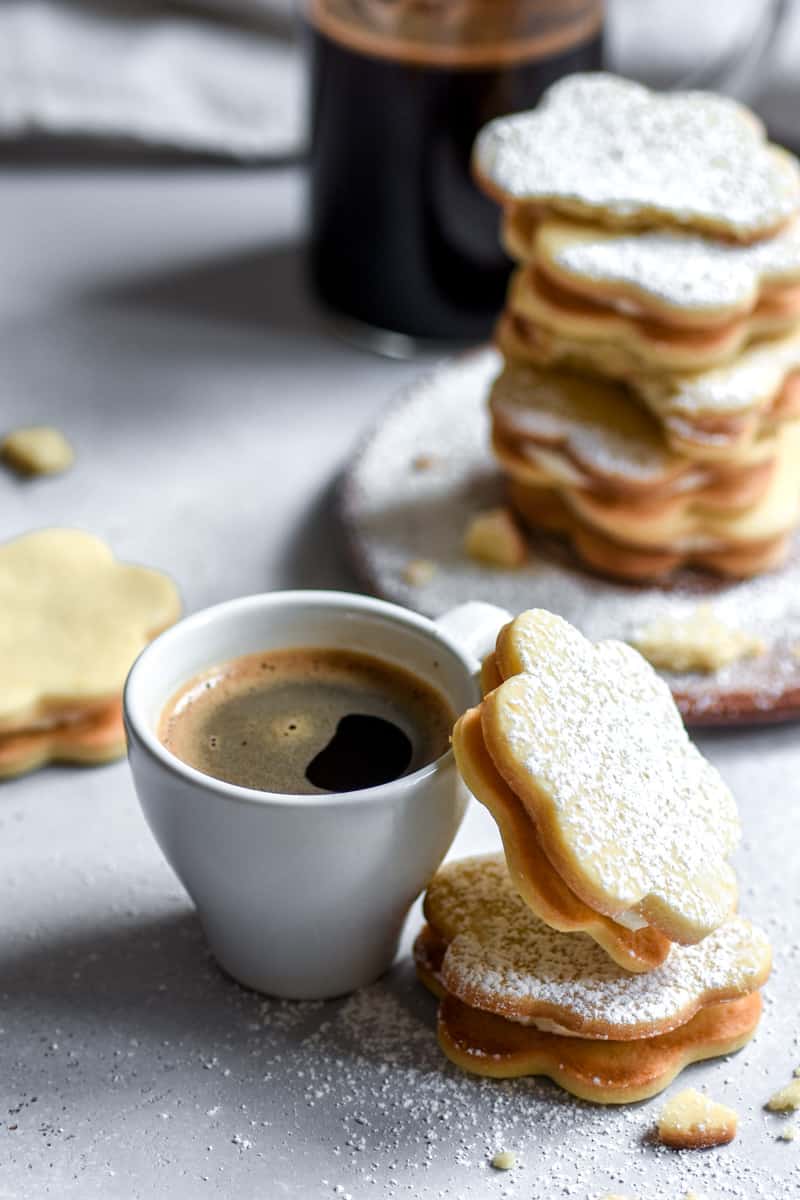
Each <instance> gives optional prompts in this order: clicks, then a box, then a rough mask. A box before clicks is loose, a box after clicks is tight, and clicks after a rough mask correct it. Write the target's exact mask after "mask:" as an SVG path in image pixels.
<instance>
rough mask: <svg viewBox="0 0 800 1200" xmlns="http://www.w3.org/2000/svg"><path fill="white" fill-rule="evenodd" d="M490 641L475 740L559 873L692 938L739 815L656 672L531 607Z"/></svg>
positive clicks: (722, 914) (615, 906) (617, 907)
mask: <svg viewBox="0 0 800 1200" xmlns="http://www.w3.org/2000/svg"><path fill="white" fill-rule="evenodd" d="M498 654H499V664H500V669H501V674H502V675H503V676H504V677H505V680H506V681H505V682H504V683H503V684H501V686H500V687H499V688H497V689H496V690H495V691H494V692H492V693H491V694H490V695H489V696H487V697H486V698H485V699H484V701H483V709H482V724H483V730H484V736H485V738H486V744H487V747H488V749H489V752H490V753H491V755H492V758H493V759H494V760H495V763H496V765H497V768H498V770H499V771H500V773H501V774H502V775H503V776H504V778H505V779H506V781H507V782H508V783H509V785H510V786H511V787H512V788H513V790H514V791H515V792H516V794H517V795H518V796H519V798H520V800H521V801H522V803H523V804H524V806H525V808H526V809H527V811H528V812H529V814H530V815H531V818H532V819H533V820H534V821H535V823H536V828H537V832H538V836H539V838H540V840H541V843H542V846H543V847H544V849H545V851H546V852H547V854H548V856H549V857H550V859H551V861H553V864H554V866H555V867H556V868H557V870H558V871H559V873H560V874H561V875H562V877H563V878H564V879H565V880H566V881H567V883H568V884H569V885H570V887H571V888H572V889H573V891H575V892H576V893H577V894H578V895H579V896H580V897H581V899H582V900H584V902H585V903H587V904H589V905H590V906H591V907H593V908H595V909H596V910H597V911H598V912H604V913H606V914H607V915H609V916H612V917H613V916H614V915H615V914H617V913H624V912H626V911H627V910H629V909H633V910H635V911H636V912H637V913H638V914H639V915H640V916H641V917H643V918H644V919H645V920H646V921H647V922H648V924H650V925H654V926H655V927H656V928H658V929H660V930H661V931H662V932H663V933H665V934H666V935H667V936H668V937H670V938H671V939H672V940H674V941H682V942H696V941H699V940H700V939H701V938H703V937H705V936H706V935H707V934H708V933H710V932H711V931H712V930H713V929H715V928H716V927H717V926H718V925H720V924H721V923H722V921H724V920H725V918H726V916H727V915H728V914H729V913H730V912H731V911H732V909H733V908H734V906H735V903H736V881H735V876H734V872H733V870H732V868H731V867H730V865H729V864H728V862H727V861H726V860H727V858H728V855H729V854H730V853H731V851H732V850H733V849H734V847H735V846H736V844H737V842H738V838H739V820H738V814H737V810H736V803H735V801H734V799H733V796H732V795H731V793H730V791H729V789H728V788H727V787H726V785H725V783H724V782H723V780H722V778H721V777H720V775H719V772H718V771H717V770H716V769H715V768H714V767H713V766H712V765H711V764H710V763H709V762H707V761H706V759H705V758H703V756H702V755H701V754H700V752H699V751H698V750H697V748H696V747H695V746H694V745H693V744H692V742H691V741H690V740H689V737H688V735H687V733H686V730H685V728H684V726H683V722H682V721H681V718H680V715H679V713H678V711H677V709H676V707H675V704H674V702H673V700H672V697H671V695H670V692H669V689H668V687H667V685H666V684H665V683H664V681H663V680H661V679H660V678H659V677H658V676H657V675H656V673H655V671H654V670H653V668H652V667H651V666H650V665H649V663H647V662H646V661H645V659H643V658H642V656H641V655H640V654H638V653H637V652H636V651H635V650H633V649H632V648H631V647H630V646H626V645H624V644H622V643H620V642H600V643H598V644H597V645H593V644H592V643H591V642H589V641H588V640H587V639H586V638H584V637H583V636H582V634H580V633H579V632H578V630H577V629H575V628H574V627H572V626H571V625H569V624H568V622H566V621H564V620H563V619H562V618H560V617H557V616H555V615H554V614H552V613H547V612H544V611H543V610H539V609H532V610H530V611H528V612H526V613H522V614H521V615H520V616H519V617H517V618H516V619H515V620H514V621H513V622H512V623H511V625H510V626H509V627H508V628H507V630H506V631H504V633H503V634H502V635H501V638H500V640H499V643H498ZM509 660H510V661H509ZM515 671H523V672H524V674H520V675H516V676H515V677H513V678H508V676H510V675H514V672H515Z"/></svg>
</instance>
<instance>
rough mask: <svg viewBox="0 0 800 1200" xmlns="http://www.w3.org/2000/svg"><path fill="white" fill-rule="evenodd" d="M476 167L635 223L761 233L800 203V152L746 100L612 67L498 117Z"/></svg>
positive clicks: (530, 196) (492, 177)
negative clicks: (656, 88)
mask: <svg viewBox="0 0 800 1200" xmlns="http://www.w3.org/2000/svg"><path fill="white" fill-rule="evenodd" d="M473 164H474V168H475V173H476V176H477V178H478V180H479V182H481V183H482V184H483V186H484V187H485V188H486V190H487V191H488V192H490V193H491V194H493V195H495V196H497V197H498V198H499V199H500V200H501V201H503V202H507V201H513V202H515V203H519V202H525V204H526V205H534V206H536V207H537V208H538V209H543V210H546V209H548V208H550V209H552V210H555V211H558V212H561V213H566V214H567V215H570V214H572V215H576V216H579V217H582V218H590V219H594V220H595V221H599V222H600V223H601V224H605V225H616V226H624V227H627V228H641V227H643V226H653V225H658V224H665V225H673V226H674V225H679V226H687V227H691V228H695V229H700V230H710V231H713V232H716V233H720V234H722V235H725V236H729V237H734V238H737V239H739V240H741V241H752V240H754V239H757V238H759V237H764V236H765V235H766V234H768V233H771V232H773V231H774V230H776V229H777V228H778V227H779V226H780V225H782V224H783V222H784V221H786V220H787V219H788V218H789V217H790V216H791V215H792V214H793V213H794V212H795V211H796V210H797V208H798V204H799V203H800V173H799V172H798V168H797V164H796V162H795V160H794V159H793V158H792V157H791V156H789V155H788V154H787V153H786V152H785V151H782V150H780V149H779V148H778V147H776V146H773V145H770V144H769V143H767V142H766V141H765V140H764V130H763V126H762V125H761V123H760V122H759V121H758V120H757V118H756V117H754V116H753V114H752V113H751V112H749V111H748V110H747V109H746V108H743V107H742V106H741V105H739V104H737V103H736V102H735V101H733V100H729V99H726V98H725V97H722V96H716V95H712V94H710V93H706V92H674V93H669V94H665V95H658V94H656V93H654V92H651V91H648V89H647V88H644V87H642V86H641V85H639V84H637V83H633V82H631V81H630V80H626V79H619V78H616V77H615V76H613V75H606V74H602V73H598V74H587V75H580V74H578V75H570V76H567V77H566V78H564V79H562V80H560V81H559V82H558V83H556V84H554V85H553V87H551V88H550V89H549V90H548V91H547V92H546V94H545V96H544V98H543V100H542V102H541V103H540V104H539V106H538V108H537V109H536V110H534V111H533V112H528V113H520V114H516V115H513V116H508V117H500V118H498V119H497V120H495V121H492V122H490V124H489V125H487V126H486V127H485V128H484V129H483V130H482V131H481V133H480V134H479V136H478V139H477V141H476V143H475V149H474V154H473Z"/></svg>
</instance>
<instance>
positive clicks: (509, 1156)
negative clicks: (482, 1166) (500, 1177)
mask: <svg viewBox="0 0 800 1200" xmlns="http://www.w3.org/2000/svg"><path fill="white" fill-rule="evenodd" d="M516 1165H517V1156H516V1154H515V1153H514V1151H513V1150H498V1152H497V1154H495V1156H494V1158H493V1159H492V1166H493V1167H494V1169H495V1170H496V1171H510V1170H511V1169H512V1167H515V1166H516Z"/></svg>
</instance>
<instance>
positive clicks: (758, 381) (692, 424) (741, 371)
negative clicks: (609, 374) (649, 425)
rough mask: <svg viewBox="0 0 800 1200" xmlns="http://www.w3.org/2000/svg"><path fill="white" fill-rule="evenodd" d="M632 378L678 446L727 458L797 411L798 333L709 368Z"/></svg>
mask: <svg viewBox="0 0 800 1200" xmlns="http://www.w3.org/2000/svg"><path fill="white" fill-rule="evenodd" d="M631 383H632V385H633V387H634V389H635V391H636V392H637V393H638V394H639V396H641V398H642V400H644V402H645V404H646V405H647V407H648V408H649V409H650V410H651V412H653V413H654V414H655V416H656V417H658V419H659V421H661V423H662V425H663V427H664V431H665V433H666V435H667V438H668V439H669V442H670V445H671V446H672V447H673V448H674V449H675V450H676V451H677V452H681V453H684V454H687V455H692V456H695V457H698V458H704V459H707V458H710V457H715V458H729V457H731V455H733V454H736V453H737V452H740V450H741V448H742V447H743V446H746V445H748V444H749V443H751V442H752V441H753V439H754V438H756V437H757V436H758V435H759V434H760V432H761V431H762V430H763V428H764V427H765V426H769V425H772V424H776V423H780V422H784V421H787V420H794V419H796V418H797V417H800V334H798V333H796V332H794V333H790V334H787V335H786V336H784V337H781V338H773V339H771V340H770V341H768V342H760V343H756V344H755V345H753V346H750V347H749V348H748V349H746V350H744V351H742V353H741V354H739V355H738V357H737V358H735V359H734V361H733V362H731V363H727V364H725V365H724V366H719V367H714V368H712V369H711V370H708V371H702V372H700V373H693V374H688V375H665V376H658V375H651V374H649V373H644V374H642V375H634V376H633V377H632V378H631Z"/></svg>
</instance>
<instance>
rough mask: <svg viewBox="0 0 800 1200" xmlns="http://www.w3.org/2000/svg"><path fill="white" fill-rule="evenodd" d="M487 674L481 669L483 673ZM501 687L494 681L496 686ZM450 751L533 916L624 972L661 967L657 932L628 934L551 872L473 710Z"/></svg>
mask: <svg viewBox="0 0 800 1200" xmlns="http://www.w3.org/2000/svg"><path fill="white" fill-rule="evenodd" d="M488 662H489V660H487V663H488ZM488 669H489V668H488V666H486V665H485V666H484V672H485V671H487V670H488ZM495 670H496V666H495ZM482 682H483V683H484V691H485V692H486V691H490V690H491V689H492V687H493V686H497V684H495V683H494V680H493V679H490V678H488V677H487V676H486V675H483V676H482ZM501 682H502V679H500V678H499V677H498V679H497V683H501ZM486 685H490V686H486ZM453 751H454V753H455V756H456V761H457V763H458V768H459V773H460V774H461V778H462V779H463V780H464V783H466V785H467V787H468V788H469V790H470V791H471V792H472V793H473V795H475V796H477V797H478V798H479V799H480V800H481V802H482V803H483V804H485V805H486V807H487V808H488V809H489V812H490V813H491V814H492V816H493V817H494V819H495V821H496V822H497V825H498V828H499V830H500V834H501V837H502V839H503V846H504V848H505V854H506V860H507V863H508V869H509V872H510V875H511V878H512V880H513V883H514V886H515V887H516V889H517V892H518V893H519V895H520V896H521V897H522V898H523V899H524V901H525V903H526V904H527V906H528V908H529V909H530V910H531V912H533V913H534V914H535V915H536V916H537V917H539V918H540V919H541V920H542V921H544V922H545V923H546V924H547V925H549V926H550V927H551V928H552V929H557V930H560V931H561V932H562V933H573V932H576V931H581V932H584V933H587V934H588V935H589V936H590V937H591V938H593V939H594V941H596V942H597V944H598V945H599V946H602V948H603V949H604V950H605V951H606V953H607V954H608V955H610V957H611V958H613V960H614V962H616V963H618V964H619V965H620V966H621V967H624V968H625V970H627V971H649V970H651V969H652V968H653V967H656V966H658V965H659V963H662V962H663V961H664V959H665V958H666V957H667V954H668V953H669V949H670V945H671V943H670V942H669V940H668V939H667V938H665V937H664V935H663V934H661V933H658V931H657V930H655V929H647V928H645V929H640V930H633V929H628V928H626V927H625V926H624V925H620V924H619V923H618V922H617V921H614V920H612V919H611V918H610V917H606V916H603V915H602V914H601V913H598V912H595V911H594V909H591V908H589V907H588V905H586V904H584V903H583V901H582V900H580V899H579V898H578V897H577V896H576V895H575V893H574V892H572V891H570V889H569V887H568V886H567V885H566V883H565V882H564V880H563V879H562V878H561V876H560V875H559V874H558V872H557V871H556V870H555V869H554V868H553V867H552V866H551V864H550V860H549V859H548V858H547V856H546V854H545V853H544V851H543V850H542V847H541V845H540V843H539V840H538V838H537V837H536V834H535V830H532V829H531V826H530V821H529V818H528V815H527V813H526V811H525V808H524V807H523V805H522V803H521V801H520V800H519V798H518V797H517V796H516V795H515V794H514V792H512V791H511V789H510V788H509V787H508V785H507V784H506V783H505V781H504V780H503V778H502V777H501V776H500V774H499V773H498V771H497V769H496V767H495V765H494V763H493V762H492V759H491V757H490V756H489V753H488V751H487V750H486V745H485V743H484V740H483V733H482V730H481V721H480V711H479V710H478V709H477V708H474V709H471V710H470V711H469V712H468V713H467V714H466V715H465V716H464V717H463V719H462V720H461V721H459V722H458V723H457V725H456V727H455V729H454V731H453ZM429 919H432V918H429Z"/></svg>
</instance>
